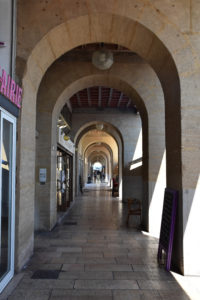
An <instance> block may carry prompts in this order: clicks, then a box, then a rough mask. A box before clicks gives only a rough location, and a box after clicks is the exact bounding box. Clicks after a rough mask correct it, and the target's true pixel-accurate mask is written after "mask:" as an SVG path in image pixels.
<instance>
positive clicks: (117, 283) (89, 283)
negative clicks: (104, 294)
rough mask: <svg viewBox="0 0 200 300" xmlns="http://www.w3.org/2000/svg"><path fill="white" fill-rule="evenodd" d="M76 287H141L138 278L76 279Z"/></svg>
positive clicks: (127, 288) (131, 288) (132, 288)
mask: <svg viewBox="0 0 200 300" xmlns="http://www.w3.org/2000/svg"><path fill="white" fill-rule="evenodd" d="M74 288H75V289H108V290H114V289H116V290H120V289H122V290H124V289H126V290H129V289H130V290H134V289H139V287H138V284H137V281H136V280H76V281H75V286H74Z"/></svg>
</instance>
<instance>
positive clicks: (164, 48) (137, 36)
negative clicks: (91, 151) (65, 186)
mask: <svg viewBox="0 0 200 300" xmlns="http://www.w3.org/2000/svg"><path fill="white" fill-rule="evenodd" d="M149 20H151V21H152V22H149ZM159 24H160V23H159ZM56 25H57V26H56ZM157 26H158V27H159V25H156V24H155V22H154V14H153V13H152V14H150V17H149V18H148V22H147V20H146V18H145V14H143V15H142V14H141V16H140V18H139V17H138V14H137V13H135V12H133V16H130V15H129V13H128V8H126V9H125V10H123V13H122V11H120V9H119V10H118V9H117V7H116V12H115V13H113V14H111V13H110V11H109V9H108V10H107V8H106V9H105V11H104V12H103V13H102V12H101V11H100V10H99V9H97V10H93V8H91V11H90V14H89V15H88V13H87V12H85V13H84V14H83V15H82V16H79V15H78V13H77V15H76V17H73V18H72V19H71V17H69V16H68V17H66V18H65V22H64V23H62V24H52V26H50V27H49V28H53V29H51V30H49V28H47V27H45V28H44V31H43V33H42V34H41V36H40V37H37V38H36V39H35V40H34V39H33V40H34V42H33V43H32V44H31V45H29V46H28V47H27V52H26V54H25V59H27V64H26V73H25V74H24V78H23V84H24V99H29V102H28V103H27V102H26V101H24V103H23V109H22V114H21V123H20V126H21V127H20V136H19V143H20V152H19V165H18V172H19V173H18V175H19V178H20V180H19V183H18V185H19V186H18V187H19V188H18V191H19V192H18V194H19V195H18V196H19V197H18V199H19V201H20V202H19V203H18V207H19V210H18V214H17V216H18V227H17V236H18V249H17V250H18V251H17V255H16V257H17V265H18V266H19V267H20V266H21V265H22V261H24V260H26V258H27V257H29V255H30V253H32V249H33V223H34V216H33V213H32V211H33V210H32V209H29V210H28V211H29V213H27V214H26V217H25V218H24V219H23V221H22V220H21V219H20V217H19V216H20V207H22V206H23V204H24V203H26V202H28V207H29V208H30V207H31V208H33V203H34V182H35V176H34V174H29V175H30V176H27V173H26V172H25V169H26V168H27V167H28V169H31V170H33V169H34V151H35V142H34V139H35V120H36V98H37V95H38V104H37V106H38V110H39V111H40V113H43V116H45V117H46V121H47V123H48V122H49V123H48V124H49V125H50V126H49V127H48V130H49V128H50V129H52V128H54V127H55V124H54V123H55V122H56V121H55V120H57V119H56V118H53V119H52V116H53V114H54V113H55V115H56V114H58V113H59V111H60V109H59V108H61V107H62V105H61V103H62V101H64V100H65V101H66V99H62V96H63V94H61V93H58V95H56V98H55V99H53V97H52V99H53V100H52V102H51V100H50V101H49V107H48V109H47V110H44V107H42V104H41V103H42V102H40V101H39V99H40V95H39V94H40V91H39V93H38V89H39V85H40V83H41V80H42V79H44V83H45V80H46V78H45V77H44V75H45V72H46V71H47V69H48V68H49V67H50V65H51V64H52V63H53V62H55V61H56V60H57V59H58V58H59V57H60V56H61V55H63V54H64V53H66V52H68V51H69V50H71V49H72V48H75V47H77V46H79V45H82V44H84V45H85V44H88V43H96V42H104V43H116V44H119V45H122V46H124V47H126V48H128V49H130V50H132V51H133V52H135V53H137V54H138V55H139V56H140V57H143V58H144V59H145V60H146V61H147V62H148V64H149V65H150V66H151V67H152V68H153V70H154V71H155V73H154V75H155V74H156V76H157V78H158V79H159V81H160V83H161V87H162V89H161V91H163V94H162V95H159V96H160V97H161V98H162V97H163V95H164V100H165V102H163V104H164V103H165V105H163V106H162V108H165V122H164V123H165V133H166V136H165V137H166V161H167V168H166V173H167V186H168V187H171V188H174V189H177V190H178V191H179V199H180V201H179V206H178V217H177V226H176V239H175V247H174V254H173V260H174V262H175V263H176V265H178V266H179V268H180V269H181V270H182V272H183V247H185V245H188V240H187V237H185V240H184V243H183V233H184V230H185V226H186V223H187V221H188V220H187V217H188V215H187V216H186V214H183V202H182V199H183V198H182V192H184V193H185V192H186V190H187V188H190V187H192V188H193V186H195V185H196V178H197V174H196V173H195V174H194V176H193V178H192V179H191V182H190V184H189V186H188V184H187V180H186V175H188V174H189V173H190V171H192V170H191V168H190V163H188V162H187V154H188V152H187V150H186V149H185V148H184V147H183V144H184V141H182V143H181V105H182V107H183V106H184V105H185V102H184V100H185V94H184V93H186V94H187V88H186V85H185V84H184V77H181V76H179V74H178V71H179V72H180V70H181V66H180V64H179V55H180V53H178V51H175V50H177V49H175V48H176V47H174V48H173V47H172V45H171V44H170V39H171V38H172V35H170V34H171V30H170V26H166V27H165V30H164V31H162V30H159V29H160V27H159V28H158V27H157ZM77 28H78V30H77ZM111 32H112V34H111ZM124 32H127V34H126V35H124ZM144 36H145V45H144ZM173 36H174V32H173ZM63 37H64V38H63ZM169 37H170V39H169ZM177 37H179V36H178V35H177ZM178 40H179V42H183V43H184V41H182V38H181V37H179V38H178ZM38 41H39V42H38ZM179 44H180V43H179ZM31 51H32V52H31ZM188 51H189V52H190V50H188ZM41 53H42V54H44V53H45V55H41ZM47 72H48V71H47ZM36 74H37V75H36ZM46 74H47V73H46ZM69 76H70V75H69ZM84 77H85V78H84ZM116 77H117V76H116ZM90 80H91V81H96V82H97V81H98V80H99V81H104V80H106V81H109V80H110V86H113V85H116V84H117V82H119V83H120V87H121V90H123V88H125V87H126V89H127V94H129V93H130V94H131V93H132V95H133V94H134V95H137V96H138V97H136V101H137V99H138V108H139V110H140V107H141V106H143V108H144V109H143V112H144V113H142V110H140V112H141V118H142V120H144V119H145V117H146V120H147V119H148V121H150V117H152V116H153V115H152V114H149V110H148V109H147V106H146V105H144V98H145V93H144V94H142V93H141V94H140V93H137V91H136V89H134V84H135V86H137V82H134V84H133V83H130V82H129V81H128V80H126V79H125V80H124V81H123V80H122V79H120V77H118V78H117V79H116V80H115V76H112V75H111V77H109V76H108V74H107V75H105V77H104V76H102V75H101V76H99V75H97V76H96V75H94V74H93V75H91V77H90V76H89V75H87V76H83V77H82V78H80V77H79V78H78V79H77V78H76V80H74V78H72V79H71V82H70V80H69V82H68V91H67V92H68V95H70V93H71V96H72V95H73V94H74V92H77V91H78V90H80V83H82V84H83V85H84V84H85V86H82V87H81V88H84V87H89V86H92V85H94V82H93V84H91V83H89V81H90ZM180 80H181V81H180ZM84 81H85V83H83V82H84ZM96 82H95V84H96ZM180 82H181V87H182V92H183V99H182V103H181V105H180V101H181V99H180ZM77 84H78V85H79V87H78V88H77V86H76V85H77ZM40 89H41V90H42V85H41V86H40ZM73 89H74V90H73ZM72 90H73V91H72ZM62 92H64V91H63V90H62ZM161 98H160V99H161ZM141 99H142V100H143V101H141ZM134 100H135V99H134ZM139 100H140V102H139ZM43 103H45V101H44V102H43ZM145 104H146V103H145ZM60 105H61V107H59V106H60ZM152 105H153V102H149V107H151V106H152ZM161 111H162V113H163V112H164V110H161ZM52 112H53V113H52ZM145 113H146V115H145ZM39 116H40V115H39V114H38V116H37V117H39ZM27 119H28V120H27ZM152 119H154V116H153V117H152ZM30 120H31V125H32V126H29V127H27V123H28V121H30ZM49 120H50V121H49ZM43 121H44V119H43ZM184 122H186V123H187V121H186V118H184ZM161 123H162V122H161ZM164 123H162V124H163V125H164ZM37 124H39V123H38V120H37ZM144 124H145V123H144ZM152 124H153V123H152ZM187 124H188V123H187ZM188 125H189V124H188ZM40 126H42V125H41V124H40ZM144 126H146V127H147V128H148V130H147V131H145V134H146V137H147V136H149V133H150V132H151V129H152V127H151V125H150V122H147V123H146V124H145V125H144ZM162 128H164V126H163V127H162ZM155 132H156V131H154V133H155ZM159 134H160V133H158V136H159ZM160 135H161V136H162V138H161V140H162V142H163V132H162V133H161V134H160ZM144 136H145V135H144ZM172 136H173V139H172ZM54 137H55V136H54ZM145 140H146V138H145V137H144V139H143V141H145ZM30 141H31V142H32V143H30ZM146 141H147V140H146ZM149 141H150V139H149ZM47 143H48V144H49V145H50V148H49V149H51V152H52V153H53V152H54V151H55V149H54V145H55V140H54V139H53V138H52V136H50V135H48V136H47ZM152 144H154V143H152ZM163 145H164V143H162V147H163ZM181 146H182V148H181ZM144 149H145V150H146V151H147V152H146V154H147V156H146V157H147V161H148V162H149V167H150V164H151V163H152V161H153V158H154V155H155V153H154V155H153V151H152V152H150V150H153V148H151V147H145V148H144ZM156 154H157V153H156ZM181 154H182V155H181ZM162 155H163V153H162ZM161 160H162V159H161ZM161 160H160V159H159V160H158V161H159V163H158V165H157V166H156V168H157V170H159V166H160V163H161ZM156 161H157V160H156ZM48 163H49V162H48ZM183 163H185V164H186V165H187V168H186V169H184V170H183V168H182V164H183ZM50 165H51V164H50ZM147 170H148V168H146V169H145V171H146V172H147V173H148V171H147ZM48 171H49V178H50V180H51V182H53V181H54V178H53V173H52V172H51V169H50V170H48ZM192 173H194V171H193V172H192ZM149 174H153V175H155V173H153V172H152V173H149ZM156 174H158V171H157V173H156ZM152 177H153V176H152ZM156 179H157V178H156ZM156 179H155V178H153V179H152V182H151V181H150V180H149V177H147V180H148V182H147V184H146V187H147V190H148V188H149V187H151V188H152V187H153V184H155V182H156ZM182 183H184V191H183V190H182ZM27 186H29V188H28V189H27ZM53 192H54V191H53V190H51V189H50V192H49V196H50V197H51V195H53ZM149 194H150V193H149ZM145 195H148V193H145ZM184 195H185V194H184ZM185 197H186V196H185ZM27 199H28V201H27ZM149 200H150V199H148V201H147V202H150V201H149ZM50 207H51V205H50ZM183 218H184V219H183ZM30 220H31V222H30ZM24 223H26V224H29V225H28V226H25V227H26V230H27V232H28V234H27V235H26V236H27V239H26V241H25V240H24V239H23V238H22V236H24V235H23V227H24V226H22V224H24ZM54 223H55V217H54V216H53V217H52V218H50V220H49V222H48V224H49V228H52V226H53V224H54ZM147 223H148V222H147ZM150 223H151V222H150ZM150 223H149V224H150ZM149 224H148V225H149ZM146 225H147V224H146ZM191 226H192V225H191ZM146 227H148V226H146ZM193 242H194V243H195V241H194V240H193ZM25 244H26V247H25ZM190 244H191V241H190ZM186 248H187V246H186ZM20 249H26V250H25V251H23V252H22V251H20ZM184 255H185V254H184ZM188 262H189V256H188V255H187V259H186V258H185V256H184V268H185V270H186V272H187V271H188V270H189V269H188V266H189V263H188ZM194 269H195V266H194Z"/></svg>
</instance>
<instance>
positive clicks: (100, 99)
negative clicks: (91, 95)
mask: <svg viewBox="0 0 200 300" xmlns="http://www.w3.org/2000/svg"><path fill="white" fill-rule="evenodd" d="M101 102H102V98H101V86H99V96H98V107H101V104H102V103H101Z"/></svg>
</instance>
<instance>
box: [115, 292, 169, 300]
mask: <svg viewBox="0 0 200 300" xmlns="http://www.w3.org/2000/svg"><path fill="white" fill-rule="evenodd" d="M113 299H114V300H162V298H161V296H160V295H159V294H158V293H157V291H148V290H147V291H140V290H134V291H133V290H131V291H130V290H129V291H121V290H120V291H118V290H117V291H113ZM173 300H174V299H173Z"/></svg>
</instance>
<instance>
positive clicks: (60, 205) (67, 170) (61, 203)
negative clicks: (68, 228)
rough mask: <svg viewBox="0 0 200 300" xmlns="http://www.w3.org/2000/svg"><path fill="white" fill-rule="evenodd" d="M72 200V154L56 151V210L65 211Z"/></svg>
mask: <svg viewBox="0 0 200 300" xmlns="http://www.w3.org/2000/svg"><path fill="white" fill-rule="evenodd" d="M71 201H72V156H71V155H69V154H67V153H66V152H65V151H62V150H61V149H58V151H57V210H58V211H66V210H67V208H68V207H69V206H70V203H71Z"/></svg>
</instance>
